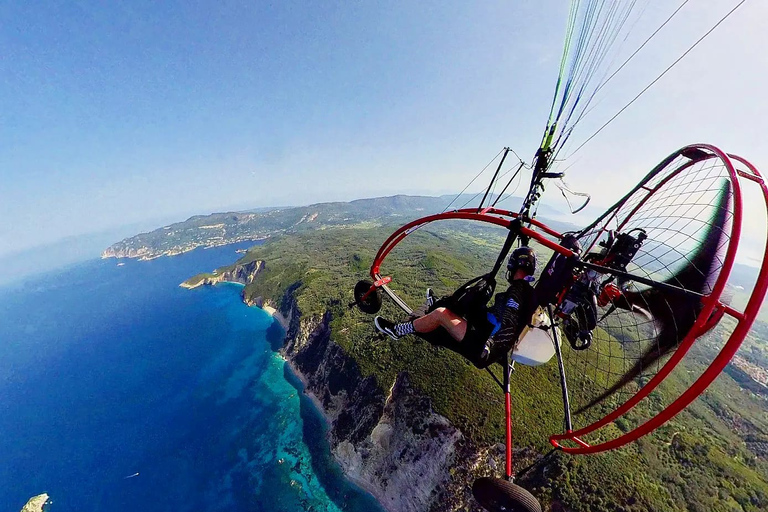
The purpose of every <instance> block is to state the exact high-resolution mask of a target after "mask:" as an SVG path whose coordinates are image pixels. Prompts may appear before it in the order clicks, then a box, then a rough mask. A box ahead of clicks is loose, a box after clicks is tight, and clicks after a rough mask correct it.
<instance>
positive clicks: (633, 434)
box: [550, 144, 768, 454]
mask: <svg viewBox="0 0 768 512" xmlns="http://www.w3.org/2000/svg"><path fill="white" fill-rule="evenodd" d="M692 147H693V148H698V149H707V150H709V151H711V152H713V153H714V154H715V155H716V156H717V157H719V158H720V159H721V160H722V161H723V162H724V163H725V165H726V168H727V169H728V171H729V174H730V177H731V181H732V184H733V187H734V188H733V193H734V217H733V220H732V232H731V239H730V241H729V244H728V250H727V253H726V257H725V260H724V262H723V268H722V270H721V272H720V275H719V276H718V279H717V281H716V282H715V286H714V288H713V291H712V293H711V294H710V295H709V296H708V297H706V298H705V299H704V300H703V301H702V302H703V303H704V308H703V309H702V311H701V313H700V314H699V317H698V318H697V320H696V323H695V324H694V327H693V328H692V329H691V331H690V332H689V333H688V335H687V336H686V337H685V339H684V340H683V341H682V342H681V344H680V346H679V347H678V349H677V350H676V351H675V352H674V354H673V355H672V357H671V358H670V359H669V361H667V363H666V364H665V365H664V366H663V367H662V369H661V370H660V371H659V373H657V374H656V375H655V376H654V377H653V378H652V379H651V380H650V381H649V382H648V383H647V384H646V385H645V386H643V387H642V388H641V389H640V390H639V391H638V393H637V394H635V395H633V396H632V398H630V399H629V400H627V402H625V403H624V404H622V405H621V406H620V407H619V408H617V409H616V410H615V411H613V412H612V413H610V414H608V415H607V416H605V417H603V418H601V419H600V420H599V421H597V422H595V423H593V424H591V425H589V426H587V427H584V428H582V429H579V430H576V431H573V432H566V433H563V434H557V435H553V436H551V437H550V443H552V445H553V446H555V447H557V448H560V449H562V450H563V451H565V452H567V453H572V454H588V453H599V452H602V451H606V450H612V449H615V448H619V447H621V446H624V445H625V444H627V443H630V442H633V441H636V440H637V439H639V438H641V437H643V436H645V435H646V434H648V433H650V432H652V431H653V430H655V429H657V428H659V427H660V426H661V425H663V424H664V423H666V422H667V421H669V420H670V419H672V418H673V417H674V416H676V415H677V414H679V413H680V411H682V410H683V409H684V408H685V407H687V406H688V405H689V404H690V403H691V402H692V401H693V400H694V399H696V397H698V396H699V395H700V394H701V393H703V392H704V390H705V389H706V388H707V387H708V386H709V385H710V384H711V383H712V381H713V380H714V379H715V378H716V377H717V376H718V375H719V374H720V373H721V372H722V371H723V369H724V368H725V366H726V365H727V364H728V362H729V361H730V360H731V358H732V357H733V356H734V354H735V353H736V351H737V350H738V348H739V346H740V345H741V343H742V341H743V340H744V337H745V336H746V335H747V333H748V332H749V329H750V327H751V326H752V323H753V322H754V318H755V316H756V315H757V313H758V311H759V309H760V306H761V305H762V302H763V299H764V297H765V294H766V290H768V245H767V246H766V249H765V253H764V255H763V263H762V266H761V268H760V277H759V279H758V282H757V284H756V285H755V288H754V289H753V291H752V295H751V297H750V300H749V302H748V303H747V306H746V308H745V309H744V312H743V313H739V312H737V311H735V310H734V309H733V308H731V307H729V306H725V305H723V304H721V303H720V302H719V298H720V295H721V293H722V291H723V289H724V288H725V285H726V283H727V280H728V277H729V275H730V272H731V269H732V267H733V263H734V260H735V257H736V251H737V249H738V242H739V238H740V236H741V221H742V214H741V187H740V183H739V179H738V177H739V176H740V175H741V173H737V172H736V170H735V168H734V167H733V164H732V163H731V161H730V158H729V157H731V158H733V159H735V160H738V161H739V162H741V163H742V164H744V165H746V166H747V167H748V168H749V170H750V171H751V172H752V177H749V178H748V179H750V180H751V181H753V182H757V183H758V184H759V186H760V187H761V189H762V191H763V196H764V199H765V202H766V212H767V213H768V188H766V185H765V183H764V182H763V181H762V178H761V176H760V173H759V172H758V171H757V169H756V168H755V167H754V166H753V165H752V164H751V163H749V162H748V161H746V160H745V159H743V158H741V157H738V156H735V155H726V154H725V153H724V152H722V151H720V150H719V149H718V148H715V147H714V146H710V145H703V144H697V145H694V146H688V147H686V148H683V149H681V150H680V151H679V152H677V153H675V154H673V155H674V156H677V155H678V154H680V153H682V151H684V150H685V149H688V148H692ZM666 161H667V162H670V161H671V160H666ZM699 161H700V160H699ZM687 167H688V166H687V165H686V166H682V167H681V169H685V168H687ZM675 174H677V173H675ZM715 307H718V308H719V309H721V311H722V313H723V314H729V315H730V316H732V317H733V318H735V319H736V320H737V322H738V323H737V327H736V329H735V330H734V331H733V333H731V336H730V337H729V339H728V341H727V342H726V344H725V345H724V346H723V348H722V349H721V351H720V353H719V354H718V356H717V357H715V359H714V360H713V361H712V363H711V364H710V366H709V367H708V368H707V370H705V371H704V373H703V374H702V375H701V376H700V377H699V378H698V379H697V380H696V382H694V383H693V385H691V387H690V388H688V389H687V390H686V391H685V392H684V393H683V394H682V395H680V396H679V397H678V398H677V399H676V400H675V401H674V402H672V403H671V404H670V405H669V406H667V407H666V408H665V409H664V410H662V411H661V412H659V413H658V414H657V415H656V416H654V417H653V418H651V419H649V420H648V421H647V422H645V423H643V424H642V425H640V426H638V427H637V428H636V429H634V430H631V431H630V432H627V433H625V434H623V435H621V436H619V437H617V438H615V439H613V440H611V441H607V442H604V443H600V444H597V445H592V446H589V447H584V446H581V447H579V448H576V447H569V446H563V445H562V444H561V441H565V440H569V441H576V439H575V437H576V436H584V435H587V434H590V433H592V432H594V431H596V430H598V429H600V428H602V427H604V426H606V425H607V424H609V423H611V422H613V421H614V420H616V419H618V418H619V417H621V416H622V415H624V414H626V413H627V412H628V411H629V410H631V409H632V408H633V407H635V406H636V405H637V404H638V403H639V402H640V400H642V399H643V398H645V397H646V396H648V394H650V393H651V392H652V391H653V390H654V389H655V388H656V387H657V386H658V385H659V384H660V383H661V382H662V381H663V380H664V379H665V378H666V377H667V376H668V375H669V373H670V372H671V371H672V370H673V369H674V368H675V367H676V366H677V364H678V363H679V362H680V361H681V360H682V358H683V357H684V356H685V354H686V353H687V352H688V350H689V349H690V347H691V345H692V344H693V342H694V341H695V340H696V339H697V338H698V337H699V336H701V335H702V334H703V333H704V332H706V331H707V330H709V329H710V328H712V327H714V325H712V322H711V319H710V316H711V314H712V312H713V310H714V308H715Z"/></svg>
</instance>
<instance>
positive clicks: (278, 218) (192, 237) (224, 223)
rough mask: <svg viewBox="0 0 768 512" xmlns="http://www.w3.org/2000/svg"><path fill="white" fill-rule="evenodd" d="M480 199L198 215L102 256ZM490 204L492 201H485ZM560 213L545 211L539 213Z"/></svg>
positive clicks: (167, 251)
mask: <svg viewBox="0 0 768 512" xmlns="http://www.w3.org/2000/svg"><path fill="white" fill-rule="evenodd" d="M480 199H481V197H480V196H477V195H476V196H472V195H469V194H467V195H463V196H458V197H456V196H441V197H429V196H406V195H397V196H390V197H376V198H372V199H359V200H356V201H351V202H347V203H343V202H336V203H319V204H313V205H309V206H299V207H290V208H274V209H267V210H266V211H254V210H251V211H244V212H228V213H214V214H211V215H196V216H194V217H190V218H189V219H187V220H186V221H184V222H178V223H175V224H171V225H169V226H165V227H162V228H159V229H156V230H154V231H150V232H148V233H142V234H139V235H136V236H133V237H130V238H126V239H124V240H122V241H120V242H118V243H116V244H113V245H112V246H110V247H109V248H107V249H106V250H105V251H104V252H103V253H102V257H103V258H140V259H152V258H156V257H159V256H163V255H168V256H172V255H175V254H181V253H183V252H187V251H191V250H192V249H195V248H197V247H213V246H218V245H224V244H230V243H235V242H242V241H247V240H259V239H264V238H269V237H272V236H275V235H279V234H285V233H300V232H303V231H307V230H312V229H324V228H328V227H338V226H353V225H357V226H360V225H363V226H366V227H372V226H380V225H396V224H402V223H404V222H407V221H408V220H411V219H415V218H418V217H423V216H426V215H429V214H432V213H439V212H442V211H443V210H445V209H446V208H449V207H450V209H458V208H462V207H467V205H476V204H479V202H480ZM487 202H490V201H487ZM521 204H522V199H521V198H510V199H508V200H506V201H505V202H504V204H503V207H504V208H507V209H510V210H517V209H519V208H520V205H521ZM547 212H550V213H551V214H553V216H554V215H558V216H559V215H562V214H561V213H560V212H557V211H556V210H552V209H548V208H546V207H543V208H542V209H541V210H540V213H543V214H546V213H547ZM552 227H554V228H555V229H573V228H574V226H572V225H570V224H567V223H563V222H553V223H552Z"/></svg>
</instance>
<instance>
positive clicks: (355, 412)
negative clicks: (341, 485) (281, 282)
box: [280, 292, 503, 512]
mask: <svg viewBox="0 0 768 512" xmlns="http://www.w3.org/2000/svg"><path fill="white" fill-rule="evenodd" d="M287 293H290V292H287ZM282 304H283V305H282V307H281V308H280V313H282V314H283V315H284V316H286V317H288V318H291V321H290V324H289V326H288V330H287V334H286V338H285V342H284V345H283V347H282V349H281V350H280V352H281V353H282V354H283V355H284V357H285V358H286V360H287V361H288V363H289V364H290V366H291V367H292V369H293V370H294V371H295V372H296V373H297V374H298V375H299V376H300V378H301V379H302V381H303V382H304V384H305V386H306V388H305V392H306V393H308V394H309V395H310V396H312V397H313V398H314V399H315V402H316V404H317V405H318V407H319V408H320V409H321V410H322V412H323V413H324V415H325V417H326V419H327V421H328V424H329V426H330V429H329V433H328V437H329V439H328V441H329V443H330V446H331V451H332V453H333V454H334V456H335V458H336V460H337V461H338V462H339V464H340V465H341V467H342V469H343V470H344V472H345V474H346V475H347V476H348V477H349V478H350V479H351V480H352V481H354V482H355V483H357V484H358V485H360V486H361V487H363V488H364V489H366V490H368V491H369V492H370V493H371V494H373V495H374V496H375V497H376V499H377V500H378V501H379V502H380V503H381V504H382V505H383V506H384V507H385V508H386V509H387V510H389V511H392V512H395V511H397V512H411V511H413V512H416V511H420V512H423V511H426V510H430V511H433V512H442V511H457V510H472V511H475V510H477V511H480V510H482V509H481V508H479V506H478V505H477V504H476V503H475V502H474V500H473V498H472V496H471V490H470V489H471V484H472V481H473V480H474V478H476V477H477V476H481V475H485V474H490V473H494V474H496V475H499V474H500V472H501V471H503V466H501V465H500V463H501V460H502V457H503V446H501V445H496V446H493V447H491V448H490V449H488V448H486V449H479V448H478V447H477V446H475V445H474V444H473V443H472V442H471V441H469V440H468V439H467V438H466V437H465V436H464V435H463V434H462V432H461V431H459V430H458V429H457V428H456V427H455V426H453V425H452V424H451V422H450V421H448V420H447V419H446V418H445V417H443V416H441V415H439V414H437V413H436V412H435V411H434V409H433V406H432V402H431V400H430V399H429V398H428V397H426V396H425V395H423V394H422V393H420V392H418V391H417V390H416V389H415V388H414V386H413V385H412V384H411V379H410V377H409V375H408V374H407V373H405V372H401V373H399V374H398V375H397V377H396V379H395V382H394V383H393V384H392V386H391V388H390V389H389V390H388V391H387V392H386V393H385V392H384V391H383V390H382V389H381V388H380V387H379V385H378V384H377V382H376V379H375V378H374V377H373V376H368V377H364V376H363V375H362V373H361V371H360V369H359V367H358V365H357V363H356V362H355V360H354V359H353V358H352V357H350V356H349V355H348V354H346V353H345V351H344V350H343V349H342V348H341V347H340V346H339V345H338V344H337V343H335V342H334V341H333V339H332V335H331V327H330V322H331V314H330V313H329V312H326V313H325V314H324V315H322V316H311V317H303V316H302V315H301V312H300V311H298V309H297V306H296V301H295V300H294V299H293V297H291V296H290V295H286V296H285V297H283V300H282Z"/></svg>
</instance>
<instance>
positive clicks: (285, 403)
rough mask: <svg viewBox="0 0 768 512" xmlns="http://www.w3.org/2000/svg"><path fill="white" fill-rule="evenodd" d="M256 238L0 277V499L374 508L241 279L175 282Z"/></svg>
mask: <svg viewBox="0 0 768 512" xmlns="http://www.w3.org/2000/svg"><path fill="white" fill-rule="evenodd" d="M251 245H253V243H245V244H234V245H228V246H223V247H218V248H213V249H197V250H194V251H191V252H188V253H185V254H182V255H179V256H174V257H162V258H158V259H154V260H151V261H136V260H115V259H106V260H101V259H95V260H92V261H88V262H85V263H80V264H77V265H74V266H71V267H68V268H67V269H65V270H63V271H57V272H52V273H41V274H39V275H37V276H36V277H34V278H31V279H27V280H24V281H21V282H17V283H15V284H13V285H6V286H4V287H2V288H0V510H3V511H20V510H21V508H22V507H23V506H24V504H25V503H26V501H27V500H28V499H29V498H30V497H32V496H34V495H37V494H41V493H44V492H45V493H48V494H49V495H50V497H51V504H50V506H49V507H48V508H47V510H50V511H52V512H70V511H71V512H85V511H110V512H122V511H124V512H151V511H163V512H168V511H170V510H173V511H197V512H206V511H211V512H214V511H224V510H226V511H254V512H258V511H270V512H278V511H286V512H287V511H291V512H296V511H317V512H337V511H349V512H362V511H374V512H381V510H382V509H381V508H380V507H379V505H378V504H377V503H376V501H375V500H374V499H373V498H372V497H371V496H370V495H369V494H367V493H366V492H364V491H363V490H361V489H360V488H358V487H356V486H355V485H353V484H352V483H350V482H349V481H347V480H346V479H345V478H344V476H343V474H342V472H341V470H340V468H339V467H338V465H337V464H336V463H335V461H334V460H333V458H332V456H331V454H330V451H329V448H328V444H327V442H326V437H325V436H326V432H327V426H326V425H325V422H324V419H323V417H322V416H321V415H320V414H319V411H317V410H316V409H315V408H314V406H313V404H312V402H311V401H310V400H309V399H308V398H307V397H306V396H305V395H304V394H303V389H302V385H301V382H300V381H299V380H298V379H297V378H296V377H295V376H294V375H293V374H292V373H291V371H290V369H289V368H288V367H287V364H286V363H285V361H284V360H283V359H281V357H280V356H279V354H277V353H276V352H275V348H276V347H278V346H279V345H280V343H281V341H282V339H283V337H284V335H285V333H284V331H283V329H282V328H281V327H280V325H279V324H278V323H277V322H276V321H274V320H273V319H272V317H271V316H270V315H268V314H267V313H266V312H264V311H262V310H261V309H258V308H255V307H248V306H246V305H245V304H243V302H242V301H241V300H240V292H241V290H242V287H241V286H239V285H236V284H226V283H224V284H219V285H216V286H205V287H200V288H196V289H193V290H187V289H183V288H180V287H179V283H181V282H182V281H184V280H185V279H187V278H188V277H191V276H193V275H195V274H198V273H200V272H205V271H211V270H212V269H214V268H216V267H219V266H222V265H226V264H229V263H232V262H233V261H235V260H236V259H237V258H238V256H239V255H238V254H237V253H236V250H237V249H243V248H245V247H249V246H251Z"/></svg>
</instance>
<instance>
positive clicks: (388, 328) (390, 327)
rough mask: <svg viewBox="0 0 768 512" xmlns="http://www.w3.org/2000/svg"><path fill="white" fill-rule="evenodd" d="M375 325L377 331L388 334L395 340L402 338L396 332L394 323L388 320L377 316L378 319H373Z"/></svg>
mask: <svg viewBox="0 0 768 512" xmlns="http://www.w3.org/2000/svg"><path fill="white" fill-rule="evenodd" d="M373 325H374V326H375V327H376V330H377V331H378V332H380V333H381V334H386V335H387V336H389V337H390V338H392V339H393V340H399V339H400V336H398V335H397V333H396V332H395V323H394V322H390V321H389V320H387V319H386V318H382V317H380V316H377V317H376V318H374V319H373Z"/></svg>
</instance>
